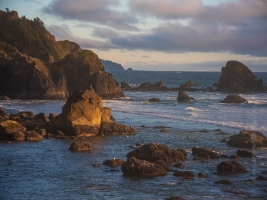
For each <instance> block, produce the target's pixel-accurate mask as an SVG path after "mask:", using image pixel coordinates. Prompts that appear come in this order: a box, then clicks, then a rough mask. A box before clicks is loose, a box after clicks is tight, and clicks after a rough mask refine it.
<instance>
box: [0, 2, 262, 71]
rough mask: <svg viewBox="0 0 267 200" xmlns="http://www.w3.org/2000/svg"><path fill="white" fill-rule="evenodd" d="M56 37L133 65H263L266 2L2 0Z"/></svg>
mask: <svg viewBox="0 0 267 200" xmlns="http://www.w3.org/2000/svg"><path fill="white" fill-rule="evenodd" d="M7 7H8V8H9V9H10V10H16V11H18V13H19V16H22V15H25V16H26V17H27V18H29V19H33V18H34V17H39V18H41V19H42V20H43V22H44V23H45V26H46V28H47V29H48V30H49V31H50V32H51V33H52V34H53V35H55V37H56V39H57V40H71V41H74V42H77V43H78V44H79V45H80V46H81V47H82V48H83V49H91V50H93V51H94V52H95V53H96V54H97V55H98V56H99V57H100V58H102V59H104V60H112V61H114V62H117V63H121V64H122V65H123V67H124V68H126V69H127V68H130V67H131V68H133V69H136V70H160V71H166V70H172V71H220V70H221V67H222V66H224V65H225V63H226V62H227V61H228V60H238V61H240V62H243V63H244V64H245V65H247V66H248V67H249V68H250V69H251V70H252V71H267V0H146V1H144V0H97V1H96V0H1V2H0V9H1V10H5V8H7Z"/></svg>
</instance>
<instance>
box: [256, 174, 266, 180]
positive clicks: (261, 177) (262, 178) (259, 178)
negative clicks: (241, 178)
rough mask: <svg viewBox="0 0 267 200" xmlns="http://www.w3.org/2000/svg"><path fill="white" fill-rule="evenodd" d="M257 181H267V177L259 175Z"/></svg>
mask: <svg viewBox="0 0 267 200" xmlns="http://www.w3.org/2000/svg"><path fill="white" fill-rule="evenodd" d="M256 180H257V181H267V177H264V176H262V175H259V176H258V177H257V178H256Z"/></svg>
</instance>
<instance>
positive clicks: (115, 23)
mask: <svg viewBox="0 0 267 200" xmlns="http://www.w3.org/2000/svg"><path fill="white" fill-rule="evenodd" d="M118 4H119V1H118V0H97V1H94V0H75V1H73V0H53V1H52V2H51V3H50V4H49V5H48V6H46V7H44V8H43V9H42V11H43V12H44V13H48V14H52V15H55V16H59V17H62V18H64V19H70V20H79V21H85V22H91V23H101V24H102V25H107V26H111V27H114V28H117V29H123V30H131V31H136V30H138V29H137V28H136V27H135V26H134V25H132V24H134V23H136V22H137V20H136V19H135V18H134V17H133V16H132V15H131V14H130V13H128V12H124V13H123V12H118V11H116V10H114V9H112V6H116V5H118Z"/></svg>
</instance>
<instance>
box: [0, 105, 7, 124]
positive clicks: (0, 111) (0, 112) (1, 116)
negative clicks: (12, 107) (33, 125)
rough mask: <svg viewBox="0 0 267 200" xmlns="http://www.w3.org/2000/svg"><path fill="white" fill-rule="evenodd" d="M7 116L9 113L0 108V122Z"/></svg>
mask: <svg viewBox="0 0 267 200" xmlns="http://www.w3.org/2000/svg"><path fill="white" fill-rule="evenodd" d="M8 118H9V115H8V114H7V113H6V112H5V111H4V110H3V109H2V108H0V122H1V121H3V120H6V119H8Z"/></svg>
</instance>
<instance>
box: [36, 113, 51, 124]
mask: <svg viewBox="0 0 267 200" xmlns="http://www.w3.org/2000/svg"><path fill="white" fill-rule="evenodd" d="M35 119H40V120H42V121H44V122H48V121H49V119H48V117H47V116H46V114H45V113H38V114H37V115H35Z"/></svg>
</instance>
